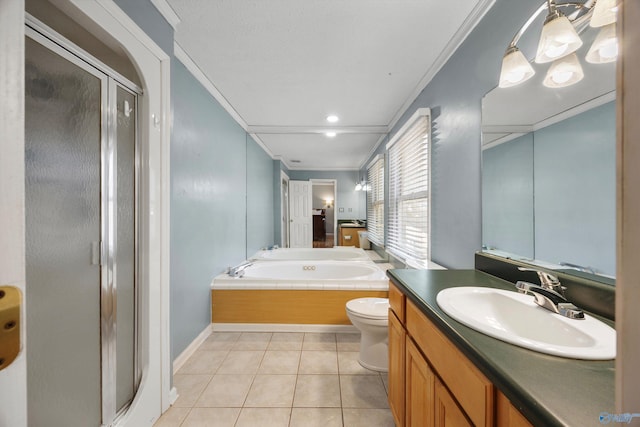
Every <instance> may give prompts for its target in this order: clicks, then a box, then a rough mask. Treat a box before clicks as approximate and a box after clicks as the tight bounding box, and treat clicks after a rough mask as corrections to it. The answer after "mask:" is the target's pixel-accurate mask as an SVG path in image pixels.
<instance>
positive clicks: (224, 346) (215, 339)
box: [199, 332, 241, 350]
mask: <svg viewBox="0 0 640 427" xmlns="http://www.w3.org/2000/svg"><path fill="white" fill-rule="evenodd" d="M240 335H241V333H240V332H213V333H212V334H211V335H209V336H208V337H207V339H206V340H204V342H203V343H202V344H201V345H200V348H199V350H231V349H232V348H233V345H234V344H235V342H236V341H238V338H240Z"/></svg>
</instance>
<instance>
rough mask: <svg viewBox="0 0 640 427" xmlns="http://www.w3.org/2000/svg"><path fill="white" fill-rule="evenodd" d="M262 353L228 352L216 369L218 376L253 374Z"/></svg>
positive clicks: (250, 351)
mask: <svg viewBox="0 0 640 427" xmlns="http://www.w3.org/2000/svg"><path fill="white" fill-rule="evenodd" d="M263 356H264V351H254V350H242V351H230V352H229V354H227V357H226V359H225V360H224V362H222V365H220V368H218V371H217V373H218V374H255V373H256V372H258V367H260V363H261V362H262V357H263Z"/></svg>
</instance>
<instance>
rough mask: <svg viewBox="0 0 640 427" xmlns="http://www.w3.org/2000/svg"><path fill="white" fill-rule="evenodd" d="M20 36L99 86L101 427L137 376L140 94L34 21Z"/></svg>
mask: <svg viewBox="0 0 640 427" xmlns="http://www.w3.org/2000/svg"><path fill="white" fill-rule="evenodd" d="M25 36H27V37H29V38H30V39H32V40H33V41H35V42H37V43H39V44H40V45H42V46H43V47H45V48H47V49H48V50H50V51H51V52H53V53H54V54H56V55H59V56H60V57H62V58H64V59H65V60H67V61H69V62H70V63H72V64H73V65H75V66H77V67H79V68H80V69H82V70H84V71H85V72H87V73H89V74H91V75H92V76H94V77H96V78H97V79H99V81H100V93H101V97H100V104H101V105H100V110H101V113H100V122H101V127H100V133H101V135H100V140H101V144H100V145H101V147H100V181H101V182H100V192H101V197H100V235H101V240H100V241H99V242H96V244H95V245H93V248H92V254H91V258H92V263H93V264H96V265H99V266H100V348H101V356H100V364H101V383H100V388H101V420H102V425H112V424H113V423H114V422H116V421H117V420H118V418H120V417H122V416H123V415H124V414H125V413H126V411H127V410H128V409H129V407H130V405H131V402H132V401H133V399H134V398H135V395H136V393H137V389H138V386H139V385H140V380H141V376H142V372H141V368H140V364H139V353H140V352H139V349H138V346H139V341H138V307H139V297H138V294H139V283H140V280H139V271H138V270H139V269H138V266H139V258H140V257H139V240H140V239H139V212H140V189H139V182H140V172H139V171H140V166H141V164H140V144H139V134H140V132H139V129H138V120H137V114H138V102H137V100H138V96H140V95H141V94H142V89H141V88H140V87H139V86H138V85H136V84H135V83H133V82H132V81H130V80H129V79H127V78H126V77H124V76H122V75H121V74H120V73H118V72H117V71H115V70H113V69H112V68H111V67H109V66H108V65H106V64H104V63H102V62H101V61H99V60H98V59H97V58H95V57H93V56H92V55H91V54H89V53H87V52H85V51H84V50H83V49H81V48H79V47H77V46H76V45H75V44H73V43H72V42H71V41H69V40H67V39H66V38H64V37H63V36H61V35H59V34H58V33H56V32H55V31H53V30H52V29H50V28H49V27H48V26H47V25H45V24H44V23H42V22H40V21H39V20H37V19H36V18H34V17H33V16H31V15H29V14H26V29H25ZM118 89H122V90H124V91H126V92H127V93H129V94H130V95H133V96H134V97H135V98H134V103H133V104H134V105H133V106H132V107H133V108H132V109H131V111H130V112H129V113H131V112H133V113H134V115H135V118H134V120H135V125H134V159H133V167H134V177H133V185H134V188H133V228H134V237H133V254H134V261H133V262H134V278H133V280H134V286H135V291H134V296H133V304H134V307H135V312H134V317H133V322H134V324H133V337H134V342H133V368H132V370H133V395H132V397H131V399H130V400H129V402H128V403H125V404H124V405H123V406H122V407H121V408H118V404H117V398H116V379H117V364H116V361H117V353H116V348H117V347H116V338H117V334H116V322H117V315H116V312H117V278H116V277H117V262H116V258H115V255H116V251H117V238H116V232H117V226H118V224H117V212H116V209H115V208H116V207H117V204H115V205H114V203H113V202H112V201H113V200H117V173H116V171H117V147H116V145H117V120H118V104H117V101H118V96H117V91H118Z"/></svg>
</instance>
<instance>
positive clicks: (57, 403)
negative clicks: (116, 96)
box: [25, 38, 106, 426]
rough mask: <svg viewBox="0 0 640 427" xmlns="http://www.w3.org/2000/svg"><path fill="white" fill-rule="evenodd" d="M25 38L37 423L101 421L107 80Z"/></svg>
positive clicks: (33, 416) (30, 363) (30, 374)
mask: <svg viewBox="0 0 640 427" xmlns="http://www.w3.org/2000/svg"><path fill="white" fill-rule="evenodd" d="M25 44H26V45H25V51H26V64H25V65H26V68H25V78H26V85H25V110H26V111H25V113H26V117H25V122H26V123H25V174H26V183H25V184H26V200H25V208H26V224H25V225H26V283H27V286H26V303H27V310H26V312H27V323H28V325H29V329H28V332H27V345H28V347H29V352H28V354H27V394H28V396H27V402H28V413H29V425H33V426H40V425H49V426H80V425H85V426H90V425H93V426H97V425H100V422H101V403H100V402H101V386H100V274H101V269H100V265H99V262H96V257H98V256H99V253H98V252H99V242H100V240H101V236H100V229H101V203H100V185H101V177H100V173H101V168H100V163H101V123H102V102H103V96H102V93H103V88H104V87H106V86H105V85H106V80H105V79H104V78H101V77H99V76H96V75H94V74H92V73H90V72H88V71H87V70H86V69H83V68H81V67H79V66H77V65H75V64H73V63H71V62H70V61H68V60H67V59H65V58H63V57H61V56H60V55H57V54H55V53H53V52H52V51H51V50H49V49H47V48H46V47H44V46H42V45H41V44H39V43H37V42H35V41H33V40H32V39H30V38H26V40H25Z"/></svg>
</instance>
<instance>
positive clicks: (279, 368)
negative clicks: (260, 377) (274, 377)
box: [258, 350, 300, 374]
mask: <svg viewBox="0 0 640 427" xmlns="http://www.w3.org/2000/svg"><path fill="white" fill-rule="evenodd" d="M298 365H300V351H293V350H287V351H279V350H278V351H276V350H274V351H271V350H267V351H266V352H265V354H264V357H263V358H262V363H261V364H260V368H259V369H258V373H259V374H297V373H298Z"/></svg>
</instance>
